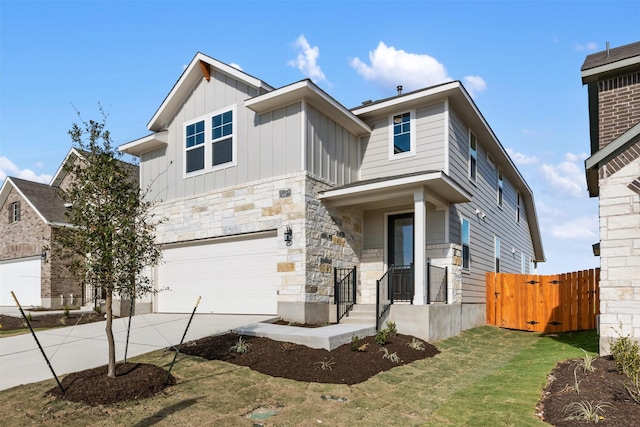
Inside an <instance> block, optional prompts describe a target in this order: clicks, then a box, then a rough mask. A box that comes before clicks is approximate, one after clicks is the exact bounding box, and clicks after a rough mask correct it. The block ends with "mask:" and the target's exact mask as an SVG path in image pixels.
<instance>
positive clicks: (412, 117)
mask: <svg viewBox="0 0 640 427" xmlns="http://www.w3.org/2000/svg"><path fill="white" fill-rule="evenodd" d="M407 113H409V151H405V152H402V153H398V154H396V153H395V152H394V148H393V147H394V146H395V144H394V142H395V134H394V133H393V126H394V123H393V118H394V117H395V116H402V115H403V114H407ZM388 137H389V142H388V145H389V152H388V154H389V160H399V159H404V158H407V157H413V156H415V155H416V110H413V109H410V110H406V111H403V112H401V113H394V114H391V115H389V131H388Z"/></svg>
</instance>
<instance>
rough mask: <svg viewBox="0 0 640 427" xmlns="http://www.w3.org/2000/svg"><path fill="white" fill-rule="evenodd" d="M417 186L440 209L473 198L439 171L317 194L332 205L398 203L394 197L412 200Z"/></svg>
mask: <svg viewBox="0 0 640 427" xmlns="http://www.w3.org/2000/svg"><path fill="white" fill-rule="evenodd" d="M421 189H424V190H425V191H426V193H427V201H429V202H431V203H433V204H434V205H436V207H437V208H440V209H444V208H445V207H447V206H449V205H450V204H455V203H467V202H470V201H471V200H473V196H472V195H471V193H469V192H468V191H467V190H465V189H464V188H463V187H462V186H461V185H459V184H458V183H456V182H455V181H454V180H453V179H451V178H450V177H448V176H447V175H446V174H445V173H444V172H442V171H434V172H426V173H420V174H411V175H406V176H401V177H391V178H388V179H373V180H368V181H362V182H360V183H355V184H351V185H347V186H344V187H340V188H336V189H333V190H327V191H324V192H321V193H320V194H319V196H318V198H319V199H320V200H323V201H325V202H327V203H329V204H330V205H332V206H335V207H340V206H357V205H367V204H380V203H384V202H387V201H391V202H392V203H398V202H397V200H398V199H400V200H404V201H407V202H413V195H414V193H415V192H416V191H419V190H421Z"/></svg>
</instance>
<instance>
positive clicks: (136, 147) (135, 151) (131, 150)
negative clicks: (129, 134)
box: [118, 130, 169, 157]
mask: <svg viewBox="0 0 640 427" xmlns="http://www.w3.org/2000/svg"><path fill="white" fill-rule="evenodd" d="M167 145H169V132H168V131H166V130H165V131H162V132H156V133H152V134H151V135H147V136H143V137H142V138H138V139H136V140H134V141H131V142H127V143H126V144H122V145H121V146H119V147H118V151H121V152H123V153H127V154H131V155H132V156H138V157H139V156H140V155H141V154H143V153H146V152H149V151H151V150H155V149H157V148H161V147H166V146H167Z"/></svg>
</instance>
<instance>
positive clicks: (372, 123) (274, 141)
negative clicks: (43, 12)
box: [120, 53, 544, 340]
mask: <svg viewBox="0 0 640 427" xmlns="http://www.w3.org/2000/svg"><path fill="white" fill-rule="evenodd" d="M399 83H402V82H399ZM148 129H149V130H150V131H151V132H152V133H151V134H150V135H148V136H146V137H143V138H140V139H138V140H135V141H132V142H129V143H127V144H124V145H122V146H121V147H120V150H122V151H123V152H126V153H129V154H132V155H134V156H138V157H139V158H140V178H141V186H142V188H145V189H149V193H148V194H149V197H150V198H151V199H152V200H154V201H156V202H157V203H158V204H157V206H156V210H157V213H158V214H159V215H160V216H162V217H164V218H166V221H165V222H164V223H163V224H162V225H160V226H159V227H158V229H157V241H158V243H159V244H160V245H161V246H162V249H163V261H162V262H161V264H160V265H158V266H157V267H156V268H155V269H154V270H153V280H154V284H155V286H156V288H157V290H159V291H160V292H159V293H158V294H156V295H155V296H153V301H152V302H153V310H154V311H156V312H191V310H192V309H193V304H194V303H195V301H196V299H197V297H198V296H202V301H201V303H200V306H199V308H198V312H203V313H209V312H212V313H264V314H277V315H279V316H280V317H282V318H283V319H285V320H289V321H294V322H299V323H319V322H335V321H336V317H335V315H336V306H335V295H334V268H352V267H354V266H355V267H356V271H357V283H356V294H357V295H356V301H355V302H356V306H357V305H368V304H375V302H376V294H377V287H376V286H377V280H379V279H383V278H388V277H389V275H385V273H387V272H388V271H389V269H390V268H391V267H393V275H394V277H396V276H397V279H398V280H396V281H395V286H394V288H393V292H394V293H396V292H397V295H396V296H395V297H394V299H395V302H396V304H393V305H392V306H391V309H390V314H389V316H390V319H392V320H395V321H396V322H397V324H398V328H399V330H400V331H404V332H405V333H412V334H414V335H416V336H419V337H422V338H424V339H430V340H433V339H438V338H443V337H445V336H451V335H455V334H457V333H458V332H459V331H460V330H463V329H466V328H469V327H473V326H475V325H478V324H484V321H485V286H486V284H485V275H486V272H487V271H495V270H500V271H507V272H518V273H520V272H523V273H531V272H533V270H534V268H535V264H536V263H537V262H540V261H544V253H543V249H542V242H541V238H540V231H539V226H538V220H537V215H536V211H535V206H534V202H533V194H532V191H531V189H530V188H529V186H528V185H527V184H526V182H525V181H524V178H523V177H522V175H521V174H520V173H519V171H518V170H517V168H516V167H515V165H514V163H513V162H512V161H511V159H510V158H509V156H508V155H507V153H506V151H505V150H504V148H503V147H502V145H501V144H500V142H499V141H498V139H497V137H496V136H495V134H494V133H493V131H492V130H491V128H490V126H489V125H488V123H487V122H486V121H485V119H484V117H483V116H482V114H481V113H480V111H479V110H478V108H477V106H476V105H475V103H474V102H473V100H472V99H471V97H470V96H469V94H468V93H467V91H466V90H465V89H464V87H463V85H462V84H461V83H460V82H458V81H454V82H448V83H444V84H441V85H437V86H433V87H429V88H425V89H421V90H417V91H414V92H411V93H406V94H402V93H401V90H399V93H398V95H397V96H393V97H391V98H388V99H383V100H380V101H376V102H370V101H369V102H366V103H363V105H361V106H359V107H357V108H354V109H351V110H350V109H347V108H345V107H344V106H342V105H341V104H340V103H339V102H337V101H336V100H335V99H333V98H332V97H331V96H329V95H328V94H327V93H326V92H324V91H323V90H322V89H320V88H319V87H318V86H317V85H315V84H314V83H313V82H311V81H310V80H302V81H299V82H295V83H292V84H290V85H287V86H284V87H281V88H278V89H275V88H273V87H271V86H270V85H268V84H267V83H265V82H263V81H262V80H259V79H257V78H255V77H253V76H250V75H248V74H246V73H245V72H243V71H241V70H238V69H236V68H234V67H231V66H229V65H227V64H224V63H222V62H220V61H217V60H215V59H213V58H211V57H209V56H207V55H204V54H202V53H198V54H196V55H195V57H194V58H193V60H192V61H191V62H190V63H189V65H188V66H187V68H186V69H185V71H184V73H183V74H182V76H181V77H180V78H179V80H178V81H177V83H176V84H175V85H174V87H173V88H172V89H171V91H170V92H169V94H168V95H167V97H166V98H165V100H164V101H163V102H162V104H161V105H160V107H159V109H158V110H157V112H156V113H155V114H154V115H153V117H152V118H151V121H150V122H149V123H148ZM434 266H439V267H447V270H448V275H447V276H446V282H445V283H444V286H443V287H437V286H436V288H433V286H432V285H433V284H434V283H433V282H434V278H433V277H434V275H433V271H439V272H442V271H444V270H443V269H442V270H435V267H434ZM400 279H402V281H401V280H400ZM385 280H386V279H385ZM440 280H443V281H444V279H443V278H442V277H441V279H440ZM400 285H403V286H404V285H406V286H405V287H403V288H401V286H400ZM436 285H438V283H436ZM435 293H439V295H438V296H437V297H436V295H435ZM398 300H401V301H402V303H397V302H399V301H398ZM436 302H437V303H436Z"/></svg>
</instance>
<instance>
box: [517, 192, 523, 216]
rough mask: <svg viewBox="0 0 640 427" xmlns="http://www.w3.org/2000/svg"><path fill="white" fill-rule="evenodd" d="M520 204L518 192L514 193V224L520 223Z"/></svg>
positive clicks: (520, 199)
mask: <svg viewBox="0 0 640 427" xmlns="http://www.w3.org/2000/svg"><path fill="white" fill-rule="evenodd" d="M521 203H522V198H521V197H520V192H517V193H516V222H520V204H521Z"/></svg>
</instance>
